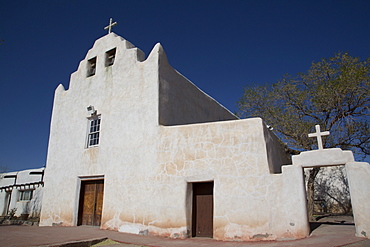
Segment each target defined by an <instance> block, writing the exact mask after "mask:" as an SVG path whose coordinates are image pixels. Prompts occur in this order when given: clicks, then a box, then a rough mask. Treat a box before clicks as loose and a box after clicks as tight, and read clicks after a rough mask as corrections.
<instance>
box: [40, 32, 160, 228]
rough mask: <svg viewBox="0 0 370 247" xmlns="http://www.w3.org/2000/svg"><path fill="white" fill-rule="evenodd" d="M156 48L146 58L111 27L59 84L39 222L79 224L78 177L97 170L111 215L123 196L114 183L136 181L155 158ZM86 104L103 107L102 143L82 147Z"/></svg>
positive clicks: (99, 111)
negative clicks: (108, 55)
mask: <svg viewBox="0 0 370 247" xmlns="http://www.w3.org/2000/svg"><path fill="white" fill-rule="evenodd" d="M114 47H116V59H115V61H114V64H113V65H112V66H109V67H106V66H105V63H104V62H105V52H106V51H109V50H110V49H112V48H114ZM160 49H162V48H161V46H160V45H156V47H154V49H153V51H152V53H151V54H150V55H149V56H148V58H147V59H146V60H145V61H143V54H142V52H141V51H140V50H138V49H137V48H133V46H132V45H131V44H130V43H128V42H127V41H125V40H123V39H122V38H121V37H118V36H117V35H115V34H114V33H111V34H108V35H106V36H104V37H102V38H101V39H99V40H97V41H96V42H95V44H94V46H93V48H92V49H91V50H89V52H88V53H87V55H86V57H85V59H84V60H83V61H81V63H80V65H79V68H78V70H77V71H76V72H74V73H73V74H72V75H71V82H70V87H69V89H68V90H64V88H63V86H62V85H60V86H59V87H58V88H57V89H56V91H55V97H54V106H53V114H52V120H51V125H50V138H49V146H48V155H47V165H46V171H45V194H44V200H43V208H42V213H41V222H40V225H53V224H61V225H65V226H72V225H76V224H77V219H78V207H79V205H78V203H79V193H80V186H81V180H82V179H89V178H96V177H100V178H104V180H105V184H104V186H105V192H106V193H105V195H104V200H105V202H107V203H104V208H103V212H110V213H107V214H106V215H103V220H104V217H108V218H110V217H111V216H112V215H111V213H113V214H114V213H115V211H110V210H109V209H110V207H111V206H112V205H113V206H114V207H117V208H122V205H121V204H122V203H124V201H125V200H123V199H122V195H125V194H124V193H125V190H124V188H122V189H121V190H117V189H116V188H117V185H120V184H127V183H130V184H132V185H134V184H135V183H136V180H137V179H140V176H141V175H140V174H141V173H142V171H145V169H146V168H145V165H144V164H147V163H151V162H153V160H155V156H154V153H153V151H152V150H153V149H154V148H155V145H156V141H155V140H156V138H154V136H155V135H156V132H157V122H158V98H157V97H155V95H157V94H158V54H159V50H160ZM92 57H96V58H97V65H96V73H95V75H94V76H90V77H87V61H88V60H89V59H91V58H92ZM89 105H92V106H94V107H95V109H96V110H97V114H101V135H100V140H99V146H97V147H90V148H87V134H88V132H87V131H88V117H89V116H90V114H89V113H88V111H87V109H86V108H87V106H89ZM133 191H135V190H133ZM61 192H62V193H61ZM116 192H119V193H118V194H116ZM121 193H123V194H121ZM121 201H122V202H121ZM112 217H113V216H112Z"/></svg>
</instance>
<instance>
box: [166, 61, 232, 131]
mask: <svg viewBox="0 0 370 247" xmlns="http://www.w3.org/2000/svg"><path fill="white" fill-rule="evenodd" d="M159 62H160V64H159V123H160V124H162V125H167V126H169V125H180V124H192V123H204V122H213V121H222V120H235V119H238V118H237V117H236V116H235V115H234V114H232V113H231V112H230V111H229V110H227V109H226V108H225V107H223V106H222V105H221V104H220V103H218V102H217V101H216V100H214V99H213V98H212V97H210V96H209V95H207V94H206V93H204V92H203V91H202V90H200V89H199V88H198V87H197V86H195V85H194V84H193V83H192V82H191V81H189V80H188V79H187V78H185V77H184V76H183V75H181V74H180V73H179V72H178V71H176V70H175V69H173V68H172V67H171V65H170V64H169V63H168V60H167V57H166V55H165V54H163V56H161V59H160V60H159Z"/></svg>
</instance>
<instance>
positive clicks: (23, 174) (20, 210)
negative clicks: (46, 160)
mask: <svg viewBox="0 0 370 247" xmlns="http://www.w3.org/2000/svg"><path fill="white" fill-rule="evenodd" d="M43 170H44V169H43V168H40V169H29V170H23V171H17V172H9V173H4V174H2V175H1V177H0V187H1V188H3V189H2V190H1V191H0V214H1V215H7V213H8V212H7V210H8V209H9V210H11V209H14V208H15V209H17V211H16V213H15V216H20V215H21V214H29V215H30V216H32V217H38V216H39V215H40V211H41V202H42V195H43V187H42V184H41V183H39V182H41V179H42V175H41V174H35V175H32V174H31V175H30V172H38V173H41V172H42V171H43ZM4 176H16V177H17V178H16V180H15V179H14V178H13V177H11V178H4ZM30 184H31V185H30ZM9 186H10V187H11V190H12V191H11V193H7V192H6V191H7V190H9V189H7V190H6V189H5V188H4V187H9ZM25 190H32V199H31V200H22V201H21V200H20V194H21V191H25ZM9 202H10V203H9ZM8 204H9V205H8Z"/></svg>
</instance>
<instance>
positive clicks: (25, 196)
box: [19, 190, 33, 201]
mask: <svg viewBox="0 0 370 247" xmlns="http://www.w3.org/2000/svg"><path fill="white" fill-rule="evenodd" d="M32 194H33V190H21V191H20V194H19V201H30V200H31V199H32Z"/></svg>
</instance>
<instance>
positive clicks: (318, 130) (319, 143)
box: [308, 125, 330, 150]
mask: <svg viewBox="0 0 370 247" xmlns="http://www.w3.org/2000/svg"><path fill="white" fill-rule="evenodd" d="M315 128H316V132H315V133H311V134H308V137H316V138H317V146H318V147H319V150H322V149H324V147H323V146H322V139H321V137H322V136H327V135H329V134H330V132H329V131H324V132H320V125H315Z"/></svg>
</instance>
